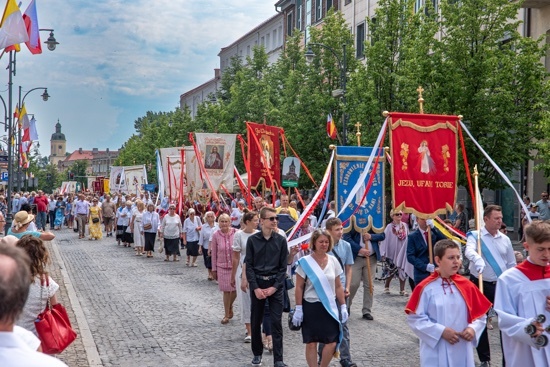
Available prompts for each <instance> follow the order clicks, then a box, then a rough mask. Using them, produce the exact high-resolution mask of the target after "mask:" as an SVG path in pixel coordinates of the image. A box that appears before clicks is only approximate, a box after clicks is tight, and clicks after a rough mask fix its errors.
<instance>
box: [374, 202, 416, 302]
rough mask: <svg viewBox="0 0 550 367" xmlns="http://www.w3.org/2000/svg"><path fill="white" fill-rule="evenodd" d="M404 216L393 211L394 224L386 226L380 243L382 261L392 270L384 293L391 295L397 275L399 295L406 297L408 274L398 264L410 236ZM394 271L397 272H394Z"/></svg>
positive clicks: (399, 212)
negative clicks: (399, 256) (403, 219)
mask: <svg viewBox="0 0 550 367" xmlns="http://www.w3.org/2000/svg"><path fill="white" fill-rule="evenodd" d="M402 215H403V213H402V212H401V211H400V210H392V211H391V212H390V216H391V218H392V222H391V223H389V224H388V225H387V226H386V230H385V231H384V233H385V235H386V237H385V239H384V240H383V241H381V242H380V256H382V261H384V262H386V264H388V265H389V268H390V273H389V275H388V277H387V278H386V284H385V288H384V293H385V294H389V293H390V283H391V281H392V279H393V277H394V276H395V275H396V274H397V276H398V277H399V294H400V295H402V296H405V297H406V296H408V295H409V294H408V293H407V292H406V291H405V280H406V279H407V274H405V270H404V268H403V267H400V265H401V264H398V255H399V253H400V252H401V250H402V249H403V248H405V251H406V248H407V236H408V235H409V229H408V227H407V225H406V224H405V223H403V222H402V221H401V217H402ZM405 260H406V258H405ZM398 268H399V269H398ZM393 269H395V270H394V271H392V270H393Z"/></svg>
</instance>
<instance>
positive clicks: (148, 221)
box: [143, 203, 160, 257]
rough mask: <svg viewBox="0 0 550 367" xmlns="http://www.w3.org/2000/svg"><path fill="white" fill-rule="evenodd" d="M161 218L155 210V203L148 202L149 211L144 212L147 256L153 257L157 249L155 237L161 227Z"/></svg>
mask: <svg viewBox="0 0 550 367" xmlns="http://www.w3.org/2000/svg"><path fill="white" fill-rule="evenodd" d="M159 222H160V218H159V214H158V213H157V212H156V211H155V205H154V204H152V203H149V204H147V211H146V212H145V213H143V235H144V236H145V252H146V253H147V257H153V252H154V251H155V239H156V237H157V231H158V228H159V224H160V223H159Z"/></svg>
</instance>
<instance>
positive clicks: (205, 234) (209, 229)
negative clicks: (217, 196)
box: [199, 211, 219, 280]
mask: <svg viewBox="0 0 550 367" xmlns="http://www.w3.org/2000/svg"><path fill="white" fill-rule="evenodd" d="M204 220H205V222H206V223H204V224H203V225H202V229H201V233H200V235H199V246H201V248H202V256H203V257H204V266H205V267H206V269H207V270H208V278H207V279H208V280H213V279H214V277H213V276H212V257H211V256H210V255H209V254H208V248H209V244H210V237H212V234H213V233H214V232H215V231H217V230H218V229H219V227H218V224H217V223H216V222H215V221H216V214H214V212H213V211H208V212H206V213H205V214H204Z"/></svg>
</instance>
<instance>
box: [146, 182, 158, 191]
mask: <svg viewBox="0 0 550 367" xmlns="http://www.w3.org/2000/svg"><path fill="white" fill-rule="evenodd" d="M156 188H157V185H156V184H143V190H145V191H149V192H153V191H155V189H156Z"/></svg>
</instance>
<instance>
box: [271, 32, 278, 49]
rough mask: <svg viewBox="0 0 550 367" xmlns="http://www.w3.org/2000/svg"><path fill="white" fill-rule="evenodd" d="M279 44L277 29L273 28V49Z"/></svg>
mask: <svg viewBox="0 0 550 367" xmlns="http://www.w3.org/2000/svg"><path fill="white" fill-rule="evenodd" d="M277 46H278V44H277V30H276V29H274V30H273V44H272V45H271V48H272V49H275V48H276V47H277Z"/></svg>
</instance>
